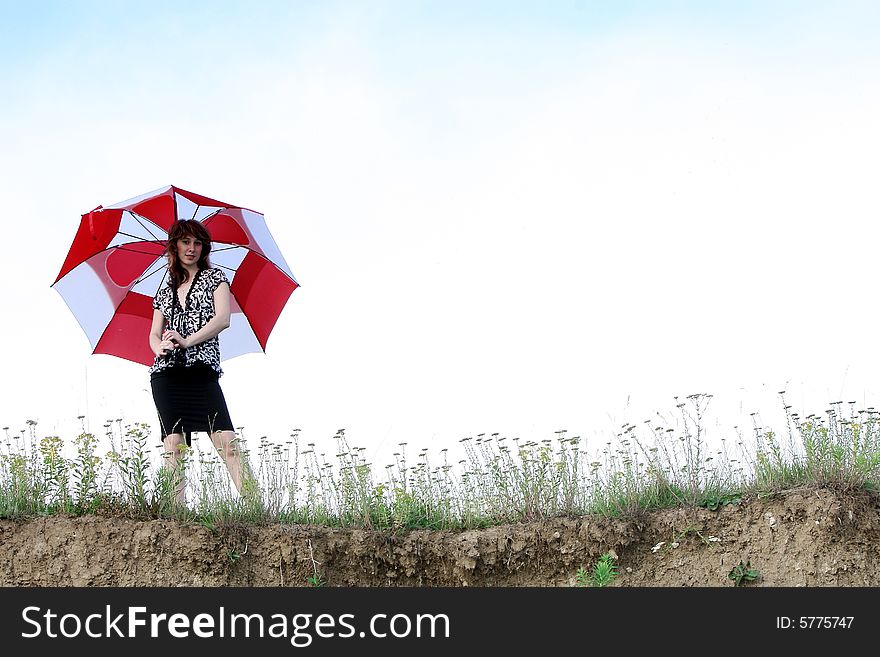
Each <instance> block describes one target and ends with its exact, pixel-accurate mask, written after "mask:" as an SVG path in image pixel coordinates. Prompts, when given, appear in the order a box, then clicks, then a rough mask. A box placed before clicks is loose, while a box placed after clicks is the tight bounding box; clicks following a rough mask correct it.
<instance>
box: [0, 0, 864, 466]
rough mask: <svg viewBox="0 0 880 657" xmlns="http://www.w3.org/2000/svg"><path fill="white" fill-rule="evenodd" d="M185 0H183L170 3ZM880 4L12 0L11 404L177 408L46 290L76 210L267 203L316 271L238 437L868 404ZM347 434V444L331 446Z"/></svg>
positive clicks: (730, 416)
mask: <svg viewBox="0 0 880 657" xmlns="http://www.w3.org/2000/svg"><path fill="white" fill-rule="evenodd" d="M179 5H183V8H181V7H180V6H179ZM878 19H880V10H878V9H877V8H876V5H874V4H873V3H869V2H841V3H833V5H831V4H829V3H818V2H728V3H703V2H610V1H609V2H531V3H525V2H519V3H517V2H500V1H499V2H448V1H447V2H403V1H400V2H380V1H376V2H308V3H304V2H281V1H279V2H259V3H251V2H187V3H178V2H151V3H148V4H144V3H135V2H130V3H129V2H75V1H73V2H39V1H38V2H33V3H26V4H25V3H20V2H9V1H7V0H3V1H2V2H0V88H2V90H3V102H2V103H0V186H2V189H3V192H4V193H3V199H4V202H5V208H4V212H3V214H2V215H0V216H2V218H0V222H2V225H3V227H4V228H5V229H6V230H5V235H6V239H5V240H4V244H5V247H6V248H5V249H4V255H3V257H2V259H0V268H2V272H0V273H2V276H0V286H2V292H3V298H4V299H5V301H6V311H5V312H4V321H3V322H2V323H0V344H2V345H3V346H4V352H5V354H4V356H5V358H4V360H5V367H4V371H3V376H2V379H0V426H7V425H8V426H9V427H10V430H11V431H17V430H18V429H21V428H23V427H25V422H26V421H27V420H36V421H37V422H38V434H40V435H47V434H49V435H51V434H57V435H60V436H61V437H62V438H65V439H67V440H68V441H69V442H72V440H73V438H74V437H75V435H76V434H77V433H78V431H79V421H78V420H77V419H76V417H77V416H78V415H81V414H85V415H87V416H88V422H89V428H90V429H91V430H92V431H94V432H96V433H101V432H102V431H103V430H102V425H103V423H104V421H105V420H107V419H115V418H123V419H124V421H125V422H149V423H151V424H152V426H153V428H154V431H155V434H156V439H157V440H156V442H158V439H159V434H158V421H157V419H156V414H155V408H154V406H153V403H152V399H151V397H150V394H149V379H148V374H147V371H146V368H144V367H143V366H140V365H136V364H134V363H130V362H127V361H123V360H120V359H117V358H112V357H109V356H97V355H91V354H90V347H89V344H88V341H87V339H86V336H85V334H84V333H83V332H82V330H81V329H80V327H79V325H78V324H77V323H76V320H75V319H74V317H73V316H72V314H71V313H70V312H69V310H68V309H67V307H66V305H65V304H64V301H63V300H62V299H61V297H60V295H58V294H57V293H56V292H55V291H54V290H52V289H50V287H49V286H50V285H51V283H52V282H53V281H54V279H55V277H56V275H57V273H58V271H59V269H60V267H61V264H62V262H63V260H64V258H65V256H66V254H67V251H68V249H69V247H70V243H71V241H72V239H73V236H74V233H75V231H76V228H77V226H78V223H79V219H80V215H81V214H82V213H84V212H87V211H88V210H90V209H92V208H93V207H95V206H97V205H98V204H102V205H109V204H112V203H115V202H118V201H122V200H124V199H127V198H130V197H133V196H137V195H139V194H142V193H144V192H147V191H150V190H153V189H156V188H159V187H163V186H165V185H169V184H173V185H177V186H179V187H182V188H184V189H187V190H190V191H193V192H196V193H200V194H204V195H206V196H210V197H213V198H218V199H220V200H224V201H227V202H231V203H235V204H239V205H243V206H245V207H249V208H252V209H254V210H258V211H260V212H262V213H264V215H265V217H266V222H267V225H268V227H269V229H270V230H271V232H272V234H273V236H274V237H275V241H276V242H277V244H278V246H279V247H280V249H281V251H282V253H283V254H284V256H285V258H286V260H287V262H288V264H289V265H290V267H291V269H292V270H293V272H294V275H295V276H296V278H297V280H298V281H299V283H300V284H301V286H302V287H301V288H300V289H298V290H296V291H295V292H294V294H293V296H292V297H291V299H290V301H289V303H288V305H287V307H286V308H285V310H284V312H283V313H282V315H281V317H280V319H279V321H278V323H277V325H276V327H275V330H274V332H273V333H272V336H271V337H270V338H269V342H268V347H267V352H266V354H249V355H245V356H241V357H238V358H235V359H232V360H229V361H226V362H224V364H223V366H224V370H225V375H224V377H223V378H222V379H221V384H222V386H223V389H224V392H225V394H226V397H227V400H228V403H229V410H230V413H231V416H232V419H233V422H234V423H235V424H236V426H243V427H244V433H245V436H246V437H247V438H249V439H253V440H256V439H258V438H259V437H260V436H263V435H265V436H267V437H268V438H269V439H270V440H275V441H278V442H283V441H284V440H285V439H286V438H287V436H288V434H289V433H290V431H291V430H292V429H293V428H300V429H301V430H302V434H301V435H302V437H303V438H304V439H306V440H307V441H312V442H317V443H323V444H326V445H328V446H330V445H332V437H333V435H334V433H335V432H336V430H337V429H340V428H345V429H346V433H347V435H348V437H349V440H350V441H351V442H352V443H353V444H355V445H359V446H362V447H365V448H366V449H367V452H366V454H367V456H368V458H370V459H371V460H375V461H376V465H379V466H380V467H381V466H383V465H384V464H385V463H386V462H390V461H388V459H387V454H389V453H390V452H391V451H393V450H394V449H395V448H396V446H397V443H399V442H401V441H406V442H407V443H408V444H409V446H410V447H408V449H410V450H412V453H416V451H417V450H418V449H419V448H422V447H427V448H428V449H429V450H431V451H432V452H434V451H438V450H440V449H442V448H444V447H449V448H457V446H458V441H459V440H460V439H461V438H464V437H466V436H473V435H476V434H479V433H486V434H489V433H493V432H499V433H501V434H502V435H506V436H509V437H521V438H524V439H532V440H542V439H545V438H553V437H554V433H553V432H554V431H556V430H559V429H567V430H568V432H569V435H581V436H583V437H585V438H587V439H588V440H594V441H595V444H594V445H593V446H596V445H600V446H601V444H602V443H603V442H604V440H605V436H608V435H613V433H614V431H615V429H616V428H618V427H619V426H620V425H621V424H623V423H624V422H633V423H639V422H641V421H642V420H644V419H647V418H649V417H652V416H653V415H654V414H655V413H658V412H659V413H661V414H671V413H672V412H673V411H674V410H675V409H674V405H675V401H674V397H675V396H679V397H684V396H686V395H688V394H692V393H697V392H706V393H712V394H714V395H715V398H714V401H713V406H712V407H711V408H712V409H713V411H714V413H715V415H716V416H717V417H715V419H713V423H715V424H717V426H718V427H720V428H721V429H722V430H727V428H729V427H732V426H733V425H737V424H739V425H742V424H743V423H744V422H746V423H747V422H748V421H749V420H748V418H749V413H751V412H753V411H760V412H762V413H763V414H764V415H765V419H768V418H769V419H770V420H772V419H773V416H772V414H773V413H774V412H778V411H779V410H780V409H779V407H780V404H779V401H778V398H777V395H776V392H777V391H779V390H783V389H785V390H787V391H788V395H787V397H788V401H789V403H791V404H793V405H794V406H795V407H796V409H797V410H799V411H802V412H803V414H807V413H810V412H819V413H821V412H823V411H824V409H826V408H827V407H828V403H829V402H834V401H838V400H842V401H857V402H858V406H859V407H860V408H864V407H867V406H873V405H876V406H880V403H878V402H880V397H878V393H880V377H878V371H880V370H878V365H880V349H878V346H877V340H876V332H877V328H876V327H877V320H878V311H877V302H876V300H875V298H874V295H875V289H876V282H877V279H878V273H877V269H878V268H877V264H876V263H877V260H878V259H877V256H876V253H877V250H878V248H880V246H878V245H880V240H878V238H880V229H878V226H877V217H878V212H877V189H878V186H877V183H876V179H877V175H878V169H880V165H878V153H880V119H878V117H880V91H878V85H877V79H878V73H880V42H878V40H877V38H876V35H877V27H878ZM328 452H329V453H332V448H329V447H328Z"/></svg>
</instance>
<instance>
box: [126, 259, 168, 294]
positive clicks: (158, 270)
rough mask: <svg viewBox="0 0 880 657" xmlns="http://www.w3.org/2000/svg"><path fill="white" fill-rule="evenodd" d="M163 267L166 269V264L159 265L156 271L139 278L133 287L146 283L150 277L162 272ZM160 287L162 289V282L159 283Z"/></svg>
mask: <svg viewBox="0 0 880 657" xmlns="http://www.w3.org/2000/svg"><path fill="white" fill-rule="evenodd" d="M163 267H165V265H164V264H161V265H159V266H158V267H156V269H154V270H153V271H151V272H150V273H149V274H145V275H144V276H141V277H139V278H136V279H135V280H134V284H133V285H132V287H134V285H137V284H138V283H143V282H144V281H145V280H147V279H148V278H149V277H150V276H153V275H155V274H157V273H159V272H160V271H162V268H163ZM159 287H160V288H161V287H162V283H161V282H160V283H159Z"/></svg>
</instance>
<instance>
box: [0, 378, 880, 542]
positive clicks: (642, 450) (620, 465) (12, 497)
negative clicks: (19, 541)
mask: <svg viewBox="0 0 880 657" xmlns="http://www.w3.org/2000/svg"><path fill="white" fill-rule="evenodd" d="M710 401H711V395H705V394H699V395H691V396H689V397H687V398H686V399H685V400H684V401H682V402H681V403H678V404H677V406H676V420H675V421H674V422H669V423H668V424H669V425H670V426H666V425H665V424H664V423H662V422H660V423H658V422H646V423H645V424H644V425H643V426H641V427H637V426H636V425H626V426H624V427H622V428H621V431H620V432H619V433H618V434H617V435H616V436H615V437H614V440H613V441H609V442H608V443H606V447H605V448H604V449H603V450H602V451H601V452H600V453H598V454H591V453H589V452H588V451H587V450H586V448H585V446H584V445H583V444H582V441H581V439H580V438H579V437H569V436H568V435H567V434H566V432H564V431H560V432H557V434H556V436H555V438H552V439H546V440H542V441H539V442H536V441H522V440H520V439H508V438H505V437H502V436H499V435H498V434H492V435H490V436H486V435H479V436H476V437H474V438H466V439H464V440H462V441H461V444H462V449H463V451H464V456H465V458H463V459H461V460H460V461H458V462H457V463H454V464H452V463H449V462H448V461H447V458H448V450H445V449H444V450H441V452H440V453H439V455H436V456H432V455H429V453H428V450H427V449H423V450H421V451H420V452H419V454H418V456H417V457H416V458H415V461H414V462H410V461H409V460H408V457H407V455H406V445H405V444H401V445H400V450H399V451H398V452H397V453H395V454H394V463H393V464H390V465H387V466H386V467H385V469H384V471H383V472H381V473H380V472H377V471H375V470H374V468H373V466H372V465H371V464H369V463H367V462H366V461H365V460H364V458H363V456H362V454H363V451H364V450H363V449H362V448H358V447H351V446H350V445H349V443H348V439H347V437H346V436H345V433H344V431H340V432H339V433H337V435H336V436H335V438H334V442H335V447H336V454H335V457H334V458H333V460H332V461H331V460H328V459H327V458H326V456H325V455H323V454H320V453H318V452H316V451H315V445H314V444H312V443H309V444H307V445H301V441H300V437H299V432H298V431H294V432H293V433H292V434H291V436H290V438H289V440H287V441H285V442H284V443H272V442H270V441H268V440H266V439H265V438H264V439H261V441H260V443H259V446H258V448H257V449H256V450H255V451H254V452H252V453H245V456H246V458H247V459H248V460H249V462H250V463H251V469H252V471H253V473H254V476H255V477H256V479H257V481H258V484H259V493H260V494H259V496H253V497H249V498H247V499H244V498H240V497H239V496H238V495H237V494H236V493H235V492H234V491H233V490H232V488H231V484H230V481H229V477H228V475H227V473H226V471H225V469H224V467H223V465H222V462H221V460H220V459H219V457H218V456H217V455H216V454H214V453H212V452H201V451H199V450H198V449H197V448H194V449H192V450H190V451H189V452H188V453H187V454H186V463H187V473H188V500H189V503H188V504H187V506H186V507H180V506H177V505H175V504H174V503H173V497H174V496H173V490H174V483H175V482H174V473H173V472H171V471H170V470H169V469H168V468H165V467H163V462H162V458H161V456H157V455H156V453H155V452H156V450H150V449H148V447H147V440H148V437H149V434H150V428H149V426H148V425H145V424H133V425H127V426H124V427H123V426H122V422H121V420H120V421H117V422H116V423H115V424H114V423H108V424H106V425H105V429H106V436H105V438H106V440H107V441H108V442H109V444H110V446H111V447H110V450H109V451H108V452H107V453H106V454H103V455H99V454H98V453H97V449H98V444H99V441H98V440H97V438H96V437H95V436H94V435H92V434H90V433H87V432H85V430H83V432H82V433H80V435H79V436H77V437H76V438H75V439H74V441H73V448H74V451H75V455H74V456H72V457H67V456H64V454H63V452H64V450H63V448H64V444H63V442H62V440H61V439H60V438H59V437H57V436H46V437H42V438H40V437H38V434H37V423H36V422H33V421H28V427H27V429H25V430H22V431H21V432H20V433H19V434H14V433H10V432H9V429H8V427H7V428H4V431H5V439H4V441H3V445H2V447H0V517H7V518H15V517H27V516H35V515H47V514H55V513H64V514H77V515H81V514H89V513H108V514H118V515H125V516H130V517H137V518H155V517H168V518H178V519H183V520H197V521H201V522H205V523H212V524H214V523H218V522H224V521H232V520H235V521H245V522H289V523H308V524H320V525H329V526H343V527H363V528H375V529H384V528H393V529H409V528H435V529H446V528H470V527H485V526H489V525H495V524H501V523H509V522H520V521H527V520H532V519H538V518H543V517H551V516H559V515H569V516H574V515H590V514H600V515H605V516H632V515H635V514H638V513H640V512H643V511H645V510H648V509H651V508H658V507H670V506H686V505H696V506H706V507H709V508H717V507H718V506H719V505H722V504H725V503H728V502H730V501H733V500H736V499H739V498H740V497H742V496H743V495H748V494H755V493H766V492H772V491H774V490H781V489H785V488H792V487H800V486H811V485H815V486H820V485H836V486H846V487H869V488H876V487H877V484H878V474H880V421H878V420H880V418H878V413H877V412H876V411H874V410H873V409H867V410H859V411H856V410H855V407H854V404H849V405H844V404H843V403H836V404H832V405H831V408H830V409H829V410H828V411H826V413H825V415H824V416H816V415H809V416H807V417H806V418H801V417H799V416H798V414H797V413H792V412H791V409H790V407H789V406H784V408H785V417H786V423H787V426H786V427H785V428H784V430H783V431H781V432H776V431H772V430H766V429H764V428H762V427H759V426H757V424H756V425H755V426H754V428H753V432H752V434H751V435H750V436H748V437H744V436H743V435H741V433H739V432H738V431H737V432H736V433H735V435H734V438H733V440H731V441H730V442H729V443H728V442H727V440H726V439H724V438H722V439H721V441H720V444H719V445H716V446H715V447H714V448H712V449H711V450H710V447H709V445H708V443H707V441H706V434H705V428H704V424H705V421H704V416H705V413H706V409H707V407H708V406H709V403H710ZM782 403H783V405H784V403H785V402H784V398H783V400H782ZM81 419H82V418H81ZM243 451H244V450H243Z"/></svg>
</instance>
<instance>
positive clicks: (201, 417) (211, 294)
mask: <svg viewBox="0 0 880 657" xmlns="http://www.w3.org/2000/svg"><path fill="white" fill-rule="evenodd" d="M210 253H211V236H210V235H209V234H208V231H207V229H206V228H205V226H204V225H203V224H202V223H201V222H199V221H191V220H184V221H177V222H175V223H174V225H173V226H172V227H171V230H170V231H169V232H168V244H167V247H166V249H165V255H166V256H167V258H168V286H167V287H163V288H162V289H160V290H159V292H157V293H156V297H155V298H154V299H153V308H154V310H153V325H152V327H151V329H150V347H151V349H152V350H153V353H154V354H156V360H155V361H154V363H153V366H152V367H151V368H150V384H151V387H152V389H153V401H155V403H156V410H157V411H158V413H159V422H160V424H161V426H162V435H163V436H164V444H165V453H166V456H167V458H168V465H169V466H170V467H171V469H172V472H174V473H175V476H176V484H177V485H176V490H175V499H176V501H177V502H178V503H180V504H184V503H185V500H186V479H185V475H184V472H183V468H182V462H181V458H182V456H181V450H182V449H183V443H184V440H185V441H186V444H187V446H189V445H191V436H192V432H193V431H205V432H207V433H209V434H210V436H211V441H212V442H213V443H214V446H215V447H216V448H217V450H218V452H219V453H220V456H221V457H222V458H223V461H224V463H225V464H226V468H227V469H228V470H229V474H230V476H231V477H232V481H233V483H234V484H235V487H236V489H237V490H238V492H239V493H240V494H241V493H243V485H245V482H244V481H243V475H245V474H247V471H246V469H245V467H244V466H243V463H242V457H241V454H240V452H239V450H238V447H237V438H236V436H235V431H234V430H233V427H232V420H231V419H230V418H229V411H228V409H227V408H226V400H225V398H224V397H223V391H222V390H221V389H220V384H219V382H218V380H219V378H220V375H221V374H223V370H222V369H221V368H220V341H219V339H218V335H219V334H220V332H221V331H223V329H225V328H227V327H228V326H229V312H230V311H229V298H230V292H229V281H228V280H227V279H226V275H225V274H224V273H223V272H222V271H221V270H220V269H213V268H212V267H211V265H210V262H209V260H208V255H209V254H210ZM250 484H251V482H250V481H248V482H247V485H248V486H249V490H251V491H252V488H250Z"/></svg>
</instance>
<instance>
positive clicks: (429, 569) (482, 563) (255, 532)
mask: <svg viewBox="0 0 880 657" xmlns="http://www.w3.org/2000/svg"><path fill="white" fill-rule="evenodd" d="M658 546H659V547H658ZM608 551H612V552H613V553H614V554H616V555H617V564H618V568H619V575H618V577H617V579H615V580H614V582H613V583H612V586H733V585H734V582H733V580H731V579H730V578H729V577H728V574H729V573H730V572H731V570H732V569H733V568H734V567H735V566H737V565H738V564H740V563H741V562H742V563H745V562H748V563H749V564H750V567H751V568H753V569H756V570H758V571H759V572H760V576H759V577H758V579H757V580H755V581H754V582H751V583H749V584H748V585H749V586H876V585H880V558H878V557H880V496H878V495H877V494H875V493H869V492H867V491H863V490H850V491H838V490H833V489H828V488H819V489H816V488H811V489H798V490H790V491H787V492H784V493H777V494H774V495H772V496H770V497H765V498H763V499H758V498H753V499H748V500H742V501H740V502H739V503H736V504H730V505H726V506H721V507H720V508H718V510H716V511H711V510H708V509H704V508H697V509H674V510H662V511H655V512H651V513H648V514H645V515H644V516H643V517H641V518H638V519H631V520H611V519H603V518H594V517H577V518H553V519H548V520H541V521H535V522H529V523H523V524H514V525H504V526H498V527H492V528H489V529H478V530H466V531H429V530H413V531H408V532H401V533H393V532H389V531H367V530H358V529H331V528H327V527H316V526H304V525H293V526H291V525H262V526H255V525H248V526H244V525H238V526H225V527H222V528H217V529H214V530H211V529H209V528H206V527H204V526H202V525H200V524H184V523H178V522H174V521H169V520H151V521H137V520H130V519H124V518H108V517H100V516H86V517H79V518H67V517H47V518H39V519H29V520H0V585H3V586H309V585H310V584H309V582H308V578H309V577H310V576H313V575H314V574H315V572H316V571H317V573H318V574H319V575H320V577H321V579H322V580H323V581H324V582H325V583H326V585H327V586H382V587H388V586H453V587H459V586H573V585H575V584H576V572H577V570H578V568H579V567H581V566H584V567H586V568H587V569H589V568H591V566H592V564H593V563H595V561H596V559H597V558H598V557H599V556H600V555H601V554H603V553H605V552H608Z"/></svg>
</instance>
